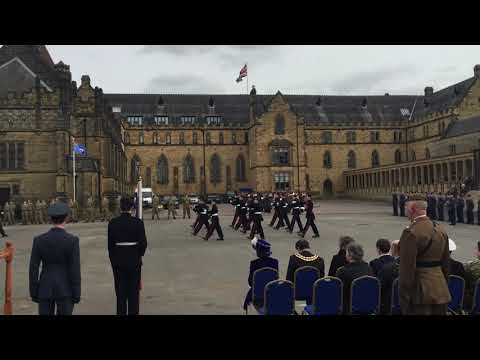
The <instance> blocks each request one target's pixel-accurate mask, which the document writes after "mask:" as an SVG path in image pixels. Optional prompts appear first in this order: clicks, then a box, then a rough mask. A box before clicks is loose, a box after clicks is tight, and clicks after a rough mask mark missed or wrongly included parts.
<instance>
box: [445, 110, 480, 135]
mask: <svg viewBox="0 0 480 360" xmlns="http://www.w3.org/2000/svg"><path fill="white" fill-rule="evenodd" d="M479 131H480V115H479V116H472V117H469V118H465V119H462V120H456V121H454V122H451V123H450V126H448V127H447V129H446V133H445V138H451V137H454V136H459V135H466V134H471V133H474V132H479Z"/></svg>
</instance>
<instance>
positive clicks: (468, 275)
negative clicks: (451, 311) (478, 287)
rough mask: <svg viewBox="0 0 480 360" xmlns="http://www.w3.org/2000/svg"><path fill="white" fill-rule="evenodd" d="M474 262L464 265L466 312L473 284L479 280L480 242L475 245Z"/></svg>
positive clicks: (472, 291)
mask: <svg viewBox="0 0 480 360" xmlns="http://www.w3.org/2000/svg"><path fill="white" fill-rule="evenodd" d="M476 258H477V259H476V260H473V261H470V262H468V263H466V264H465V306H464V308H465V309H467V310H470V309H471V306H472V301H473V295H474V291H475V284H476V283H477V281H478V280H480V241H479V242H478V243H477V249H476Z"/></svg>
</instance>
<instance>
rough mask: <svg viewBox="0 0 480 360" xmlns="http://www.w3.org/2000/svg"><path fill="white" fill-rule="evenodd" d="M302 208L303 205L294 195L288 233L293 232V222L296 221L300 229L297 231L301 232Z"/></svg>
mask: <svg viewBox="0 0 480 360" xmlns="http://www.w3.org/2000/svg"><path fill="white" fill-rule="evenodd" d="M302 209H305V208H304V207H303V203H302V202H301V201H300V199H299V198H298V196H295V198H294V199H293V200H292V221H291V222H290V228H289V232H290V233H292V232H293V229H294V227H295V223H297V224H298V228H299V230H300V231H299V233H302V234H303V225H302V221H301V220H300V212H301V211H302Z"/></svg>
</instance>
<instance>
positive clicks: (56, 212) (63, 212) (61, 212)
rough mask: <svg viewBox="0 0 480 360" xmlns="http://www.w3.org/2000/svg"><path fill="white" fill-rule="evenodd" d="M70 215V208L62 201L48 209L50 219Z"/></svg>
mask: <svg viewBox="0 0 480 360" xmlns="http://www.w3.org/2000/svg"><path fill="white" fill-rule="evenodd" d="M69 213H70V208H69V207H68V205H67V204H65V203H64V202H62V201H57V202H56V203H53V204H52V205H50V206H49V207H48V210H47V214H48V216H50V217H56V216H67V215H68V214H69Z"/></svg>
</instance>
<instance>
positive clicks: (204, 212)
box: [192, 200, 209, 236]
mask: <svg viewBox="0 0 480 360" xmlns="http://www.w3.org/2000/svg"><path fill="white" fill-rule="evenodd" d="M198 215H199V217H198V223H197V226H196V227H195V229H194V230H193V234H192V235H193V236H197V234H198V232H199V231H200V230H201V229H202V227H203V226H204V225H205V228H206V229H207V233H208V230H209V226H208V206H207V205H206V204H205V202H204V201H203V200H200V203H199V205H198Z"/></svg>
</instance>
